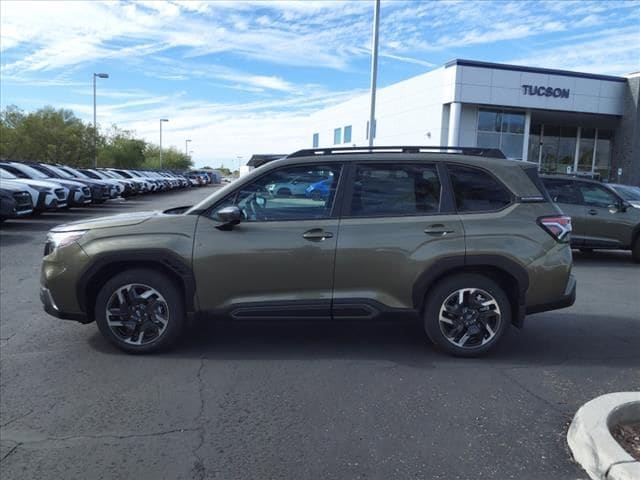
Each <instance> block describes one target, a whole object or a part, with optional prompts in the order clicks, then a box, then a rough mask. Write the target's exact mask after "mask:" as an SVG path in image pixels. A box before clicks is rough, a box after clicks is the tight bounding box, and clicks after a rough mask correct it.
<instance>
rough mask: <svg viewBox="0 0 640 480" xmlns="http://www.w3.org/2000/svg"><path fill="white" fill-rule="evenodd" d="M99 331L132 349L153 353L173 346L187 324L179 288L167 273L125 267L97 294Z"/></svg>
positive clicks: (120, 345) (126, 348) (96, 310)
mask: <svg viewBox="0 0 640 480" xmlns="http://www.w3.org/2000/svg"><path fill="white" fill-rule="evenodd" d="M95 318H96V323H97V324H98V328H99V329H100V332H101V333H102V334H103V335H104V336H105V337H106V338H107V339H108V340H109V341H111V342H112V343H113V344H114V345H115V346H117V347H118V348H120V349H122V350H124V351H126V352H129V353H152V352H156V351H159V350H163V349H167V348H169V347H171V346H172V345H173V344H174V343H175V342H176V341H177V340H178V338H180V335H181V334H182V331H183V330H184V325H185V309H184V302H183V299H182V294H181V292H180V288H179V287H178V286H177V285H176V284H175V282H173V281H172V280H171V279H170V278H169V277H167V276H166V275H164V274H162V273H160V272H157V271H154V270H149V269H132V270H126V271H124V272H122V273H119V274H118V275H115V276H114V277H112V278H111V279H110V280H108V281H107V282H106V283H105V284H104V286H103V287H102V289H101V290H100V292H99V293H98V296H97V297H96V303H95Z"/></svg>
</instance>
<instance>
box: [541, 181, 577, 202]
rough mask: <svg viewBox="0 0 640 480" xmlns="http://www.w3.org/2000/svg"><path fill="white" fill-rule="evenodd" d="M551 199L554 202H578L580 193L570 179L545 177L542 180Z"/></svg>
mask: <svg viewBox="0 0 640 480" xmlns="http://www.w3.org/2000/svg"><path fill="white" fill-rule="evenodd" d="M543 182H544V185H545V187H547V191H548V192H549V195H550V196H551V200H553V201H554V202H556V203H573V204H579V203H580V195H579V194H578V191H577V189H576V187H575V185H574V184H573V182H571V181H567V180H558V179H550V178H545V179H544V180H543Z"/></svg>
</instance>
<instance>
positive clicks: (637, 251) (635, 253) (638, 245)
mask: <svg viewBox="0 0 640 480" xmlns="http://www.w3.org/2000/svg"><path fill="white" fill-rule="evenodd" d="M631 258H633V261H634V262H636V263H640V235H638V236H637V238H636V241H635V242H634V244H633V248H632V249H631Z"/></svg>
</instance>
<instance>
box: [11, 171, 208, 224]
mask: <svg viewBox="0 0 640 480" xmlns="http://www.w3.org/2000/svg"><path fill="white" fill-rule="evenodd" d="M211 182H212V179H211V178H210V177H209V176H208V175H207V174H203V173H193V172H187V173H185V174H180V173H175V172H171V171H148V170H130V169H121V168H99V169H97V168H74V167H70V166H67V165H51V164H47V163H36V162H15V161H8V160H3V161H0V220H5V219H7V218H16V217H23V216H26V215H31V214H39V213H42V212H45V211H48V210H58V209H68V208H70V207H81V206H84V205H87V204H100V203H104V202H106V201H107V200H109V199H112V198H118V197H123V198H126V197H131V196H133V195H141V194H146V193H153V192H163V191H167V190H173V189H179V188H187V187H202V186H204V185H206V184H208V183H211Z"/></svg>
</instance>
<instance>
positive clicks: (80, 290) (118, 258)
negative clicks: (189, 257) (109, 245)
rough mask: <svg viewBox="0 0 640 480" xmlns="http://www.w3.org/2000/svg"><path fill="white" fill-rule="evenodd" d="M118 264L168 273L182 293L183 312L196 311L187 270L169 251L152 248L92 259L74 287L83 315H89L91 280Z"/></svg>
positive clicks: (178, 258)
mask: <svg viewBox="0 0 640 480" xmlns="http://www.w3.org/2000/svg"><path fill="white" fill-rule="evenodd" d="M121 263H125V264H127V263H129V264H133V265H135V264H141V263H142V264H146V265H150V266H152V267H154V266H155V267H158V268H159V269H161V270H164V271H168V272H170V273H171V274H172V275H173V276H174V277H175V278H176V279H177V280H178V281H179V282H180V284H181V286H182V287H183V289H184V293H185V306H186V309H187V312H189V313H192V312H195V311H196V305H195V304H196V302H195V293H196V282H195V278H194V276H193V271H192V269H191V267H190V266H189V265H188V264H187V263H186V262H185V261H184V260H183V259H182V258H181V257H180V256H179V255H177V254H176V253H174V252H173V251H171V250H167V249H162V248H154V249H145V250H120V251H118V252H110V253H105V254H99V255H96V256H95V257H94V259H93V261H92V262H91V264H90V265H89V266H88V267H87V268H86V269H85V270H84V271H83V272H82V274H81V275H80V277H79V281H78V283H77V286H76V295H77V298H78V304H79V305H80V308H81V309H82V311H84V312H85V313H87V315H91V312H88V311H87V298H88V294H89V288H90V286H91V285H92V280H94V279H95V278H96V276H97V275H99V274H100V273H101V272H104V269H105V268H109V267H110V266H113V265H116V264H121Z"/></svg>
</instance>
